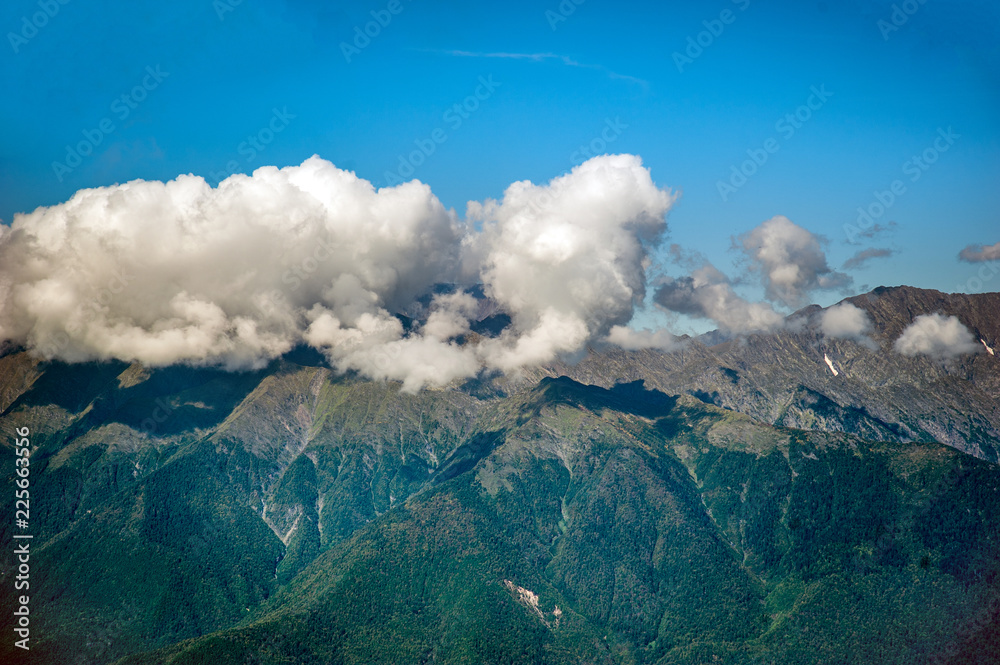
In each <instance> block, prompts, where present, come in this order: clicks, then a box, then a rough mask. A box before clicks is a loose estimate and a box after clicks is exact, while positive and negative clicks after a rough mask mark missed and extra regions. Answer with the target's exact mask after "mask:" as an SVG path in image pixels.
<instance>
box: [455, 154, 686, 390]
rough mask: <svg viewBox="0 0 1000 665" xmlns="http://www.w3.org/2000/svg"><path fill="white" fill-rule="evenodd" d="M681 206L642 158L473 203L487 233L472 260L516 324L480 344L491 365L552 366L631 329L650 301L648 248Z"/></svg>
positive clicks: (621, 158) (611, 160) (603, 160)
mask: <svg viewBox="0 0 1000 665" xmlns="http://www.w3.org/2000/svg"><path fill="white" fill-rule="evenodd" d="M673 201H674V197H673V196H671V195H670V194H669V193H668V192H666V191H664V190H661V189H659V188H657V187H656V186H655V185H654V184H653V181H652V179H651V178H650V176H649V172H648V171H647V170H646V169H645V168H644V167H643V166H642V162H641V160H640V159H639V158H638V157H634V156H632V155H612V156H605V157H597V158H594V159H591V160H589V161H587V162H584V163H583V164H581V165H580V166H577V167H576V168H574V169H573V170H572V172H570V173H569V174H568V175H565V176H562V177H560V178H556V179H554V180H553V181H552V182H550V183H549V184H547V185H541V186H540V185H534V184H532V183H530V182H527V181H522V182H516V183H514V184H512V185H511V186H510V187H508V188H507V191H506V192H504V197H503V199H502V200H501V201H487V202H486V203H485V204H470V206H469V215H468V216H469V218H470V219H474V220H481V221H482V222H483V227H484V228H483V232H482V234H480V235H479V236H478V237H475V238H471V239H470V243H469V244H470V245H471V247H470V254H472V255H475V256H476V257H477V261H478V262H479V263H480V265H481V277H482V282H483V284H484V287H485V291H486V294H487V295H488V296H490V297H491V298H493V299H494V300H496V301H497V302H498V303H500V305H501V306H502V307H503V309H504V310H505V311H506V312H507V313H508V314H510V315H511V317H512V319H513V325H512V328H513V330H512V331H511V333H512V335H508V336H506V337H503V338H501V339H498V340H493V341H490V342H488V343H484V344H483V345H481V346H482V351H483V352H484V354H485V361H486V363H487V365H489V366H494V367H498V368H500V369H504V370H507V369H510V368H511V367H512V366H516V365H520V364H528V363H535V362H544V361H545V360H548V359H554V358H555V357H556V355H557V354H560V353H564V352H567V351H569V350H572V349H579V348H582V347H583V346H584V345H585V344H586V343H588V342H590V341H593V340H596V339H599V338H601V337H604V336H606V335H607V334H608V332H609V331H610V329H611V327H612V326H614V325H623V324H625V323H628V321H629V320H630V319H631V318H632V313H633V311H634V306H635V305H636V304H638V303H640V302H641V301H642V299H643V298H644V296H645V288H646V271H645V259H646V257H647V245H648V244H655V243H656V242H658V240H659V238H660V237H661V236H662V234H663V233H664V232H665V231H666V222H665V221H664V215H665V214H666V213H667V211H668V210H669V208H670V206H671V205H672V203H673Z"/></svg>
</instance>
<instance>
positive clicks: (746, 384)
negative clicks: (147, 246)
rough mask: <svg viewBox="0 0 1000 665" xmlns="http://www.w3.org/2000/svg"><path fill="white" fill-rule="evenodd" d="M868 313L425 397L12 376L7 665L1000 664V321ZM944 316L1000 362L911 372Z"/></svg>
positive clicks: (132, 370) (879, 293) (918, 308)
mask: <svg viewBox="0 0 1000 665" xmlns="http://www.w3.org/2000/svg"><path fill="white" fill-rule="evenodd" d="M847 302H848V303H850V304H851V305H853V306H854V307H857V308H859V309H860V310H863V311H864V313H865V314H866V315H867V318H868V320H869V321H870V324H871V326H870V330H868V331H867V332H866V334H865V335H864V336H863V337H859V336H855V337H853V338H834V337H831V336H829V335H826V334H824V332H823V328H822V323H821V320H822V317H823V314H824V312H826V311H827V310H824V309H823V308H819V307H815V306H814V307H809V308H805V309H803V310H800V311H798V312H796V313H794V314H792V315H791V316H789V317H788V319H787V320H786V325H784V326H783V327H782V328H781V329H779V330H777V331H773V332H769V333H760V334H751V335H744V336H740V337H730V336H727V335H725V334H722V333H718V332H717V333H712V334H709V335H703V336H701V337H698V338H689V339H686V340H684V342H683V343H682V344H680V345H679V347H678V348H677V349H675V350H671V351H657V350H651V349H647V350H640V351H626V350H623V349H619V348H614V347H608V348H594V349H592V350H591V351H590V353H588V355H587V356H586V357H584V358H582V359H580V360H579V361H578V362H575V363H572V364H570V363H555V364H551V365H545V366H541V367H536V368H530V369H526V370H523V371H520V372H519V373H517V374H511V375H499V374H490V375H481V376H479V377H478V378H476V379H474V380H468V381H461V382H455V383H453V384H452V385H449V386H448V387H445V388H441V389H431V388H425V389H423V390H421V391H419V392H416V393H411V392H405V391H402V390H401V389H400V385H399V384H397V383H393V382H385V381H381V382H379V381H371V380H367V379H364V378H362V377H360V376H357V375H355V374H353V373H350V372H348V373H338V372H336V371H335V370H333V369H331V368H330V367H329V366H328V364H327V363H326V361H325V359H324V358H323V357H322V356H320V355H319V354H318V353H315V352H313V351H310V350H308V349H296V350H295V351H293V352H291V353H288V354H286V355H285V356H283V357H281V358H280V359H278V360H275V361H273V362H271V363H270V364H269V365H267V366H266V367H264V368H262V369H259V370H255V371H246V372H226V371H223V370H221V369H216V368H206V367H200V368H199V367H187V366H172V367H164V368H147V367H144V366H142V365H140V364H138V363H134V364H128V363H125V362H119V361H107V362H89V363H80V364H66V363H62V362H57V361H43V360H40V359H39V358H37V357H34V356H33V355H32V354H30V353H29V352H27V351H25V350H23V349H20V348H17V347H13V346H7V347H5V348H4V350H3V355H2V356H0V421H2V423H3V430H4V431H5V432H11V433H13V432H14V431H15V430H16V428H24V427H27V428H28V429H29V430H30V439H31V451H32V452H31V466H30V468H31V504H32V505H31V520H30V525H31V526H30V533H31V534H32V535H33V539H32V541H31V580H30V585H31V586H30V596H31V603H30V607H31V636H32V637H31V647H30V651H28V652H23V651H22V650H21V649H18V648H17V647H15V646H14V644H13V640H11V639H8V640H6V641H5V642H4V643H3V644H0V657H2V659H3V661H4V662H30V663H66V664H68V665H69V664H76V663H81V664H82V663H119V664H121V665H125V664H130V665H138V664H152V663H162V664H167V663H170V664H173V665H186V664H194V663H213V664H216V663H218V664H225V663H240V664H243V663H261V664H263V663H400V664H402V663H414V664H416V663H553V664H556V663H622V664H626V663H627V664H639V663H658V664H663V665H667V664H678V665H680V664H687V663H732V664H740V665H743V664H746V665H750V664H754V665H756V664H761V665H763V664H769V663H790V664H798V663H803V664H804V663H809V664H814V663H879V664H881V663H886V664H888V663H899V664H904V663H905V664H911V663H995V662H1000V577H998V572H1000V409H998V403H1000V359H998V358H997V357H996V356H995V355H993V353H992V352H991V349H993V348H1000V294H998V293H987V294H980V295H965V294H943V293H940V292H937V291H929V290H922V289H916V288H912V287H895V288H879V289H876V290H874V291H872V292H871V293H868V294H865V295H860V296H856V297H853V298H849V299H848V300H847ZM930 314H942V315H945V316H949V317H951V316H954V317H956V318H957V319H958V320H959V321H960V322H961V323H962V325H964V326H965V328H967V329H968V330H969V331H970V332H971V334H972V335H973V337H975V338H976V340H977V341H979V342H981V345H982V349H981V351H980V352H978V353H967V354H963V355H959V356H956V357H953V358H945V359H942V358H937V357H931V356H929V355H920V354H917V355H907V354H903V353H899V352H898V351H897V350H896V348H895V342H896V340H898V339H899V337H900V335H901V334H903V332H904V330H906V329H907V327H908V326H910V325H911V324H912V323H913V322H914V321H915V320H916V319H917V318H918V317H920V316H923V315H930ZM503 316H504V315H503V313H502V312H497V311H495V310H492V309H490V308H489V307H486V308H484V310H483V315H482V317H481V321H480V322H479V325H480V326H481V327H482V328H484V329H486V328H490V327H491V326H494V327H496V326H502V324H503ZM473 337H474V336H473V335H470V336H469V338H468V339H467V340H466V343H474V338H473ZM15 448H16V446H15V445H14V440H13V434H11V435H10V436H9V437H5V439H4V443H3V446H2V447H0V456H2V457H3V461H2V464H3V467H2V468H3V469H4V477H5V478H7V485H8V491H6V492H5V493H4V497H3V499H2V501H3V502H4V505H5V507H6V508H7V514H10V515H13V514H14V510H15V506H14V483H15V479H16V478H17V476H16V474H15V468H16V467H15V461H14V459H15V456H16V451H15ZM0 531H2V532H3V537H4V539H5V541H6V542H8V543H11V542H14V540H13V538H12V536H13V534H14V533H15V532H16V531H17V530H16V529H15V528H14V525H13V524H12V523H10V522H5V523H4V524H2V525H0ZM16 572H17V569H16V563H15V561H14V559H13V557H12V556H7V557H4V558H2V559H0V576H2V578H3V580H2V583H0V597H2V602H3V603H4V606H5V607H15V606H16V605H17V601H16V599H17V597H18V595H20V593H22V592H15V590H14V584H13V578H14V576H15V574H16ZM25 593H27V592H25Z"/></svg>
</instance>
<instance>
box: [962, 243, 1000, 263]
mask: <svg viewBox="0 0 1000 665" xmlns="http://www.w3.org/2000/svg"><path fill="white" fill-rule="evenodd" d="M958 258H959V259H961V260H962V261H965V262H967V263H983V262H984V261H998V260H1000V242H998V243H997V244H995V245H969V246H968V247H966V248H965V249H963V250H962V251H961V252H959V254H958Z"/></svg>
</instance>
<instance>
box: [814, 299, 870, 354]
mask: <svg viewBox="0 0 1000 665" xmlns="http://www.w3.org/2000/svg"><path fill="white" fill-rule="evenodd" d="M820 328H821V330H822V331H823V334H824V335H826V336H827V337H838V338H841V339H850V340H854V341H855V342H860V343H862V344H865V345H866V346H871V345H873V342H872V341H871V340H870V339H869V338H868V333H869V332H870V331H871V329H872V322H871V319H869V318H868V314H867V313H866V312H865V310H863V309H861V308H860V307H855V306H854V305H852V304H851V303H849V302H842V303H840V304H839V305H834V306H833V307H830V308H829V309H827V310H825V311H824V312H823V314H822V315H821V317H820Z"/></svg>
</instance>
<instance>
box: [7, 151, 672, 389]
mask: <svg viewBox="0 0 1000 665" xmlns="http://www.w3.org/2000/svg"><path fill="white" fill-rule="evenodd" d="M672 202H673V197H672V196H671V195H670V194H669V193H668V192H666V191H664V190H662V189H660V188H657V187H656V186H655V185H654V184H653V182H652V180H651V178H650V176H649V172H648V171H647V170H646V169H645V168H644V167H643V166H642V163H641V161H640V160H639V158H637V157H632V156H628V155H618V156H605V157H598V158H595V159H592V160H590V161H588V162H586V163H584V164H582V165H580V166H579V167H577V168H575V169H574V170H573V171H572V172H571V173H570V174H567V175H565V176H563V177H561V178H557V179H555V180H553V181H552V182H550V183H548V184H547V185H534V184H532V183H529V182H520V183H514V184H513V185H511V186H510V188H508V190H507V191H506V192H505V195H504V197H503V200H502V201H499V202H497V201H487V202H486V203H483V204H470V210H469V212H470V215H469V217H470V221H473V222H477V223H479V224H480V225H481V226H480V228H481V230H480V231H475V230H473V227H472V226H471V225H469V224H463V223H460V222H459V220H458V219H457V217H456V216H455V214H454V213H453V212H451V211H447V210H445V208H444V207H443V206H442V204H441V203H440V201H439V200H438V199H437V198H436V197H435V196H434V195H433V193H432V192H431V191H430V189H429V188H428V187H427V186H426V185H424V184H422V183H420V182H418V181H412V182H409V183H405V184H401V185H399V186H397V187H391V188H383V189H379V190H376V189H375V188H374V187H373V186H372V185H371V183H369V182H367V181H365V180H362V179H359V178H357V177H356V176H355V175H354V174H353V173H350V172H347V171H343V170H340V169H338V168H336V167H335V166H333V165H332V164H330V163H329V162H326V161H324V160H322V159H320V158H318V157H312V158H310V159H308V160H306V161H305V162H304V163H303V164H302V165H300V166H292V167H287V168H282V169H278V168H275V167H264V168H261V169H258V170H257V171H255V172H254V173H253V175H252V176H245V175H234V176H231V177H230V178H227V179H226V180H225V181H223V182H222V183H220V184H219V186H218V187H217V188H212V187H211V186H209V185H208V184H207V183H206V182H205V181H204V180H203V179H202V178H200V177H196V176H180V177H178V178H177V179H176V180H173V181H170V182H166V183H162V182H146V181H133V182H129V183H126V184H123V185H115V186H112V187H103V188H97V189H89V190H81V191H80V192H77V193H76V194H75V195H74V196H73V197H72V198H71V199H70V200H69V201H67V202H66V203H63V204H60V205H56V206H52V207H48V208H39V209H38V210H36V211H34V212H33V213H30V214H23V215H17V216H16V217H15V219H14V222H13V224H12V225H11V227H10V228H9V229H7V228H5V227H2V226H0V339H10V340H14V341H17V342H19V343H22V344H25V345H26V346H28V347H29V348H30V349H32V350H34V351H35V352H36V353H38V354H40V355H42V356H44V357H47V358H59V359H62V360H66V361H70V362H76V361H83V360H91V359H108V358H116V359H120V360H126V361H139V362H142V363H144V364H146V365H149V366H159V365H169V364H173V363H189V364H195V365H221V366H224V367H227V368H230V369H238V368H248V367H259V366H261V365H262V364H264V363H266V362H267V361H268V360H269V359H272V358H274V357H276V356H279V355H281V354H282V353H284V352H286V351H288V350H290V349H291V348H292V347H294V346H295V345H297V344H303V343H305V344H309V345H312V346H314V347H315V348H317V349H320V350H322V351H323V352H324V353H326V355H327V356H328V357H329V359H330V362H331V363H332V364H333V365H334V366H335V367H337V368H339V369H341V370H349V369H353V370H357V371H359V372H361V373H362V374H364V375H366V376H370V377H373V378H387V379H395V380H400V381H403V383H404V386H405V387H406V389H408V390H416V389H419V388H420V387H421V386H423V385H426V384H434V385H441V384H444V383H447V382H448V381H450V380H453V379H455V378H461V377H468V376H474V375H475V374H476V373H477V372H478V371H479V370H480V369H481V368H483V367H489V368H497V369H502V370H505V371H510V370H514V369H516V368H518V367H520V366H522V365H524V364H528V363H538V362H547V361H549V360H553V359H554V358H555V357H557V356H559V355H561V354H567V353H574V352H578V351H579V350H581V349H582V348H584V347H585V345H586V344H587V343H588V342H590V341H592V340H596V339H601V338H603V337H605V336H606V335H607V334H608V333H609V331H610V329H611V328H612V327H613V326H615V325H622V324H624V323H627V321H628V320H629V319H630V318H631V315H632V311H633V306H634V304H635V303H637V302H639V301H641V300H642V297H643V296H644V293H645V283H646V276H645V265H646V252H647V247H648V246H649V245H651V244H655V243H656V242H657V241H658V239H659V238H660V236H661V235H662V233H663V232H664V231H665V229H666V223H665V221H664V216H665V214H666V212H667V210H668V209H669V207H670V205H671V203H672ZM477 282H478V283H482V284H483V289H484V291H485V292H486V294H487V295H488V296H490V297H491V298H493V299H494V300H496V301H497V302H498V303H500V305H501V306H502V307H503V308H504V310H505V311H506V312H507V313H508V314H510V316H511V317H512V324H511V326H510V327H508V329H507V330H505V331H504V332H503V333H502V334H501V335H500V336H498V337H496V338H486V339H482V340H480V341H479V342H478V343H475V344H473V343H466V344H461V343H460V341H462V340H461V339H460V338H462V336H463V335H465V334H466V333H467V332H468V331H469V326H470V321H471V319H472V318H473V317H474V315H475V312H476V310H477V303H476V300H475V299H474V298H473V297H472V296H470V295H469V294H468V293H466V292H465V291H464V289H462V288H459V289H457V290H455V291H454V292H452V293H450V294H440V293H439V294H438V295H437V296H435V297H433V298H432V299H430V304H429V306H427V307H424V308H422V309H424V310H425V314H426V316H425V317H424V318H423V319H421V320H420V321H418V322H417V323H416V325H414V326H412V327H411V328H408V329H404V326H403V324H402V323H401V322H400V319H399V318H398V317H397V316H396V314H397V313H401V312H404V311H407V310H408V309H412V308H413V307H414V306H415V303H417V301H418V300H420V299H421V298H422V297H424V298H426V297H428V296H429V294H431V293H432V292H434V288H435V285H438V284H442V283H452V284H459V285H460V286H461V285H462V284H464V285H466V286H471V285H473V284H475V283H477ZM422 302H425V303H426V302H427V300H423V301H422Z"/></svg>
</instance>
